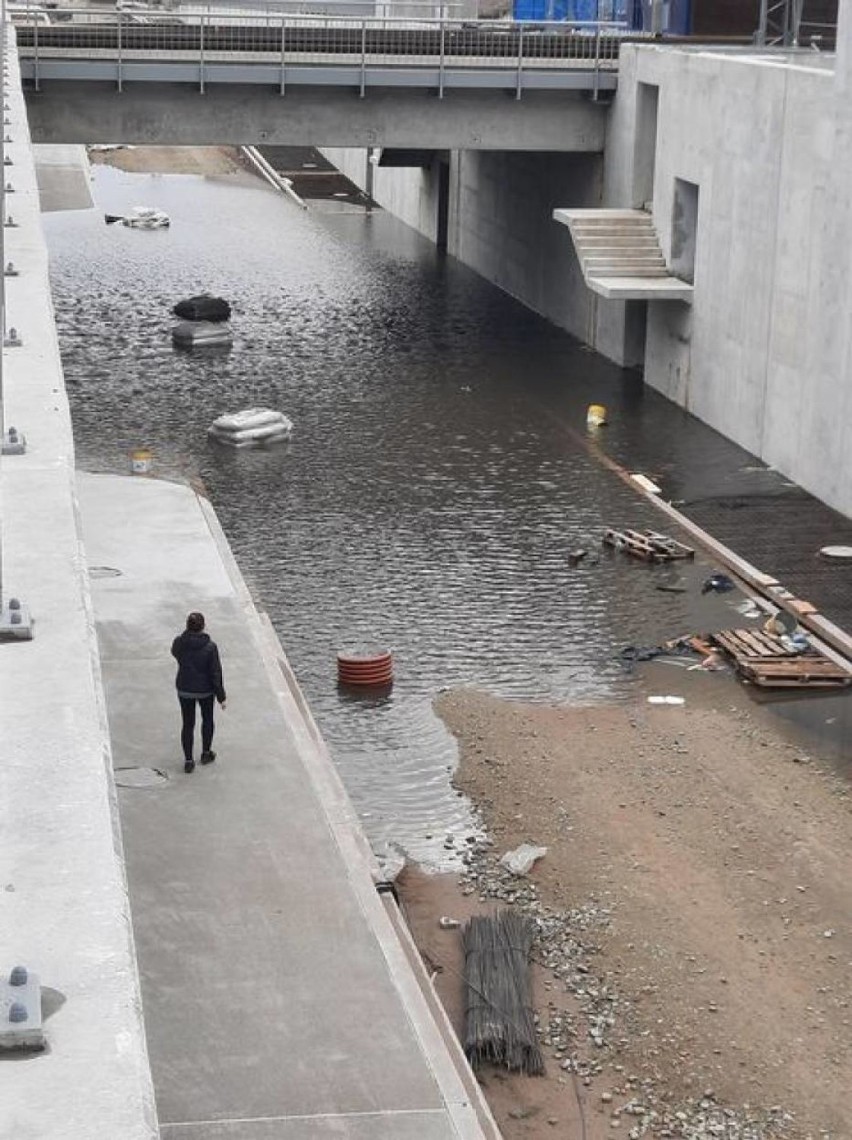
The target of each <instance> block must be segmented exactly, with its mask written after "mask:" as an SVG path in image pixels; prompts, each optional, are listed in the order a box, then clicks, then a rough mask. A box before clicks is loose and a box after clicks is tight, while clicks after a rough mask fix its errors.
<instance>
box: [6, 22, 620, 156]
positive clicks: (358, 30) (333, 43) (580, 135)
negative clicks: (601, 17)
mask: <svg viewBox="0 0 852 1140" xmlns="http://www.w3.org/2000/svg"><path fill="white" fill-rule="evenodd" d="M63 17H65V18H64V19H63V22H62V23H56V24H45V23H43V22H41V21H43V20H44V19H45V18H46V14H45V13H43V12H42V13H38V12H36V11H35V10H33V12H32V13H31V14H26V15H23V16H22V17H21V20H20V21H19V22H18V27H17V40H18V54H19V59H20V67H21V77H22V79H23V81H24V83H25V84H26V85H27V87H28V88H29V95H28V104H29V115H30V126H31V130H32V134H33V139H34V141H37V142H61V143H69V142H91V141H92V140H93V139H107V138H108V139H118V140H121V141H122V142H127V143H136V144H140V145H141V144H145V143H157V144H159V145H169V144H173V145H193V144H194V145H201V144H227V143H231V144H247V143H251V144H255V145H258V144H263V143H268V144H276V145H300V144H306V143H310V144H314V145H322V146H361V147H370V146H382V147H408V148H411V147H419V148H435V149H483V150H527V151H529V150H538V151H563V152H564V151H585V152H600V151H601V150H602V149H603V140H604V116H605V105H606V102H607V101H608V98H609V96H610V95H611V93H612V92H613V90H614V89H615V85H616V80H617V68H618V56H619V50H620V44H621V38H622V35H621V32H622V30H621V29H619V28H618V27H617V26H615V25H586V26H581V25H578V26H574V27H572V28H569V29H567V30H566V26H565V25H564V24H562V25H553V24H535V25H532V24H523V23H511V24H508V23H507V24H497V23H495V22H494V21H471V22H464V21H458V20H431V21H430V20H397V19H394V20H388V19H351V18H348V19H347V18H340V17H319V18H318V17H304V16H289V15H280V16H279V15H270V14H269V13H268V12H267V13H263V14H262V15H261V14H252V13H245V12H244V13H242V14H240V15H237V16H235V15H228V14H221V13H219V12H214V13H212V14H211V13H210V12H209V11H205V12H203V13H198V14H195V15H193V14H192V12H191V10H183V9H182V10H181V12H180V15H177V14H171V13H169V14H166V13H164V12H163V11H162V10H154V9H152V10H151V12H150V14H148V15H145V16H144V17H141V16H140V14H139V12H137V11H135V10H134V12H132V13H128V12H122V11H118V12H113V13H111V14H109V15H94V14H93V13H92V11H91V10H77V11H74V10H71V11H69V10H68V9H65V10H63ZM140 19H144V20H145V21H146V22H144V23H139V22H138V21H139V20H140ZM153 21H156V22H153ZM199 92H200V93H202V94H203V95H204V96H205V98H204V99H203V100H199V99H198V94H199Z"/></svg>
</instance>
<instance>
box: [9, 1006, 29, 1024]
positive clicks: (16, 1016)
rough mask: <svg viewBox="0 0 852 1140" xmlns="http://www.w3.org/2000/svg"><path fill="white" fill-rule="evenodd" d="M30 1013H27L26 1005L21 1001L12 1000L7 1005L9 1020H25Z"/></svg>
mask: <svg viewBox="0 0 852 1140" xmlns="http://www.w3.org/2000/svg"><path fill="white" fill-rule="evenodd" d="M29 1016H30V1015H29V1014H28V1013H27V1007H26V1006H25V1005H24V1003H23V1002H20V1001H13V1002H12V1004H11V1005H10V1006H9V1020H10V1021H26V1020H27V1019H28V1017H29Z"/></svg>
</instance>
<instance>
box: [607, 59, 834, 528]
mask: <svg viewBox="0 0 852 1140" xmlns="http://www.w3.org/2000/svg"><path fill="white" fill-rule="evenodd" d="M812 59H813V56H812V55H809V54H804V53H800V54H799V55H798V56H796V57H795V58H794V59H792V60H788V61H786V62H784V61H779V60H778V59H777V57H776V59H774V60H770V59H767V58H760V57H758V56H756V55H753V54H749V53H737V54H730V53H726V54H723V53H713V52H711V51H703V52H695V51H691V52H687V51H681V50H677V49H674V48H664V49H660V48H653V47H648V48H639V49H637V48H630V47H628V48H626V49H625V52H624V56H623V65H622V75H621V81H620V88H619V96H618V99H617V101H616V107H615V108H614V112H613V120H612V124H611V130H610V136H609V144H608V145H609V149H610V154H609V155H608V170H607V173H608V177H609V178H610V179H611V181H612V184H613V185H616V184H617V185H618V191H619V193H620V195H621V196H622V203H623V204H636V202H635V199H636V197H637V194H638V193H639V184H640V182H641V171H640V170H639V169H638V166H637V163H636V161H635V156H636V153H637V152H636V145H635V144H636V130H637V125H638V116H637V110H636V109H637V102H638V101H637V98H636V92H637V90H638V88H637V85H638V84H643V83H644V84H647V85H649V86H651V87H656V88H657V89H658V92H659V95H658V122H657V142H656V163H655V171H654V188H653V211H654V222H655V226H656V228H657V231H658V234H659V237H660V241H661V244H662V247H663V250H664V253H665V254H666V257H667V259H671V257H672V253H673V228H674V225H675V222H676V212H677V206H676V201H675V186H676V179H681V180H687V181H688V182H690V183H692V184H694V185H695V186H697V187H698V223H697V230H696V257H695V297H694V304H693V306H692V309H691V310H690V309H688V308H687V307H686V306H683V305H679V304H672V303H661V302H655V303H652V304H651V305H650V306H649V313H648V329H647V352H646V360H645V379H646V382H647V383H649V384H651V385H652V386H653V387H655V388H657V389H658V390H659V391H661V392H663V393H664V394H665V395H667V396H669V397H670V398H671V399H673V400H675V401H676V402H677V403H679V404H681V405H683V406H684V407H687V408H689V410H690V411H692V412H693V413H695V414H696V415H697V416H699V417H700V418H701V419H703V420H705V421H706V422H707V423H709V424H711V425H712V426H713V427H714V428H716V429H717V430H719V431H721V432H722V433H723V434H724V435H726V436H728V437H729V438H731V439H733V440H735V441H736V442H737V443H739V444H741V445H742V446H743V447H746V448H748V449H749V450H750V451H752V452H754V453H755V454H756V455H759V456H760V457H761V458H763V459H764V460H765V461H766V462H767V463H769V464H771V465H773V466H776V467H778V468H779V469H781V470H782V471H784V472H785V473H786V474H787V475H789V476H790V477H791V478H792V479H794V480H795V481H796V482H798V483H800V484H801V485H802V486H804V487H805V488H807V489H808V490H809V491H811V492H812V493H814V494H815V495H817V496H818V497H819V498H821V499H823V500H824V501H826V502H827V503H829V504H831V505H832V506H835V507H837V508H838V509H840V510H841V511H844V512H846V513H850V512H852V470H850V468H849V465H848V463H846V461H845V458H844V457H845V455H847V454H848V446H847V442H848V434H849V429H847V427H846V423H847V422H848V416H839V415H838V414H837V413H838V408H839V407H845V406H846V405H847V402H848V396H847V392H848V389H849V383H848V379H847V376H848V373H847V361H846V355H847V351H848V350H847V339H846V334H845V332H843V333H841V334H840V335H842V336H843V344H842V345H841V344H839V343H838V339H837V338H838V334H839V332H840V330H845V329H846V328H847V327H848V305H847V299H848V296H849V274H850V243H849V240H848V238H849V234H850V228H849V223H848V207H847V206H846V203H847V202H848V191H847V189H846V187H848V179H849V164H850V157H851V156H852V152H850V149H849V147H848V146H846V145H845V144H842V143H841V142H839V141H838V138H837V134H836V128H835V122H836V117H835V105H836V102H837V94H836V90H835V78H834V75H833V71H832V70H831V69H830V68H828V67H824V66H821V64H820V61H819V60H815V61H814V62H813V63H812V62H811V60H812ZM832 199H833V200H834V203H835V205H834V207H833V208H829V207H830V203H831V201H832ZM843 211H845V212H846V215H847V216H846V220H845V221H843V219H842V217H841V212H843ZM844 239H845V240H844Z"/></svg>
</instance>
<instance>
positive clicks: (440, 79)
mask: <svg viewBox="0 0 852 1140" xmlns="http://www.w3.org/2000/svg"><path fill="white" fill-rule="evenodd" d="M446 31H447V26H446V23H445V22H444V20H441V60H440V63H439V64H438V98H439V99H443V98H444V48H445V43H444V38H445V36H446Z"/></svg>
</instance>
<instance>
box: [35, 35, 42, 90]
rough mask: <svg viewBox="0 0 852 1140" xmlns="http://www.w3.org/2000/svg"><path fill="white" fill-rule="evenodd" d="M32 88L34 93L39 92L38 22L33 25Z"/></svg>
mask: <svg viewBox="0 0 852 1140" xmlns="http://www.w3.org/2000/svg"><path fill="white" fill-rule="evenodd" d="M33 86H34V87H35V89H36V91H41V74H40V72H39V59H38V20H36V21H35V23H34V24H33Z"/></svg>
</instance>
